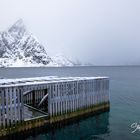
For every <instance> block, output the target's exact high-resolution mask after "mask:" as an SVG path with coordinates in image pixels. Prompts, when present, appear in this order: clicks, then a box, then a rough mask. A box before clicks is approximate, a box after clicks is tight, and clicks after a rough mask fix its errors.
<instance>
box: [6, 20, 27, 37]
mask: <svg viewBox="0 0 140 140" xmlns="http://www.w3.org/2000/svg"><path fill="white" fill-rule="evenodd" d="M8 32H9V33H10V34H11V35H12V36H13V37H15V38H17V39H21V38H22V37H23V35H24V34H25V32H27V31H26V27H25V25H24V22H23V20H22V19H19V20H17V21H16V22H15V23H14V24H13V25H12V26H11V27H10V28H9V30H8Z"/></svg>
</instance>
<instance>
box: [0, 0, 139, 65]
mask: <svg viewBox="0 0 140 140" xmlns="http://www.w3.org/2000/svg"><path fill="white" fill-rule="evenodd" d="M139 6H140V1H139V0H4V1H3V0H0V30H1V31H4V30H6V29H7V28H8V27H10V26H11V25H12V24H14V22H16V21H17V20H18V19H19V18H21V19H23V21H24V23H25V25H26V26H27V29H28V30H29V31H30V32H31V33H33V34H34V35H35V36H36V37H37V38H38V39H39V40H40V42H41V43H42V44H43V45H44V46H45V48H46V50H47V52H48V54H49V55H50V56H52V55H55V54H57V53H63V54H64V55H66V56H67V57H68V58H70V59H72V60H74V61H76V60H79V61H81V62H82V63H92V64H93V65H128V64H129V65H131V64H134V65H136V64H140V55H139V52H140V39H139V38H140V8H139Z"/></svg>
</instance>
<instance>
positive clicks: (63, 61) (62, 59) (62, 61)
mask: <svg viewBox="0 0 140 140" xmlns="http://www.w3.org/2000/svg"><path fill="white" fill-rule="evenodd" d="M51 58H52V60H53V62H51V63H50V65H51V64H52V65H56V66H74V65H75V64H74V62H72V61H71V60H69V59H68V58H67V57H66V56H64V55H63V54H61V53H60V54H57V55H55V56H53V57H51Z"/></svg>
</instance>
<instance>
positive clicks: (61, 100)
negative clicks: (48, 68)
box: [0, 76, 109, 136]
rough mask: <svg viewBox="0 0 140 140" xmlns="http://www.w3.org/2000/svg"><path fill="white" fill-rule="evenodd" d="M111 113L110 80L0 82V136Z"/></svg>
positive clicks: (103, 78)
mask: <svg viewBox="0 0 140 140" xmlns="http://www.w3.org/2000/svg"><path fill="white" fill-rule="evenodd" d="M25 106H26V108H25ZM27 107H29V108H30V110H31V108H32V109H33V110H34V111H33V113H32V112H31V111H30V113H29V111H28V109H27ZM108 109H109V78H108V77H56V76H50V77H36V78H21V79H0V136H3V135H8V134H10V133H13V132H19V131H24V130H28V129H32V128H34V127H38V126H42V125H44V124H45V123H47V124H52V123H56V122H63V121H64V120H67V119H71V118H75V117H78V116H83V115H86V114H89V113H96V112H98V111H105V110H108ZM26 110H27V111H26ZM35 110H36V113H34V112H35ZM40 110H42V112H40V113H42V116H41V115H39V114H40V113H39V111H40ZM35 114H36V115H38V116H34V115H35ZM28 122H29V123H28ZM15 128H16V129H15Z"/></svg>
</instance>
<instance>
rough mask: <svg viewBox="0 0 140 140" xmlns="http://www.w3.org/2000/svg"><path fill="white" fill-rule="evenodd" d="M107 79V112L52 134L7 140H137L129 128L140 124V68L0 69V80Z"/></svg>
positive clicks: (48, 132) (36, 133) (39, 134)
mask: <svg viewBox="0 0 140 140" xmlns="http://www.w3.org/2000/svg"><path fill="white" fill-rule="evenodd" d="M47 75H49V76H50V75H53V76H54V75H57V76H109V77H110V101H111V104H110V106H111V109H110V112H106V113H102V114H100V115H96V116H92V117H89V118H86V119H83V120H81V121H79V122H75V123H72V124H70V125H68V126H65V127H61V128H59V129H58V128H57V129H54V130H51V131H42V132H34V134H33V135H31V136H26V135H24V136H23V135H22V137H21V135H18V136H14V137H8V138H7V139H11V140H15V139H26V140H51V139H52V140H140V131H136V132H135V133H131V131H132V130H134V129H132V128H131V124H132V123H134V122H137V123H138V124H140V67H138V66H133V67H131V66H128V67H126V66H121V67H74V68H69V67H65V68H7V69H5V68H1V69H0V77H6V78H20V77H36V76H47Z"/></svg>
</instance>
